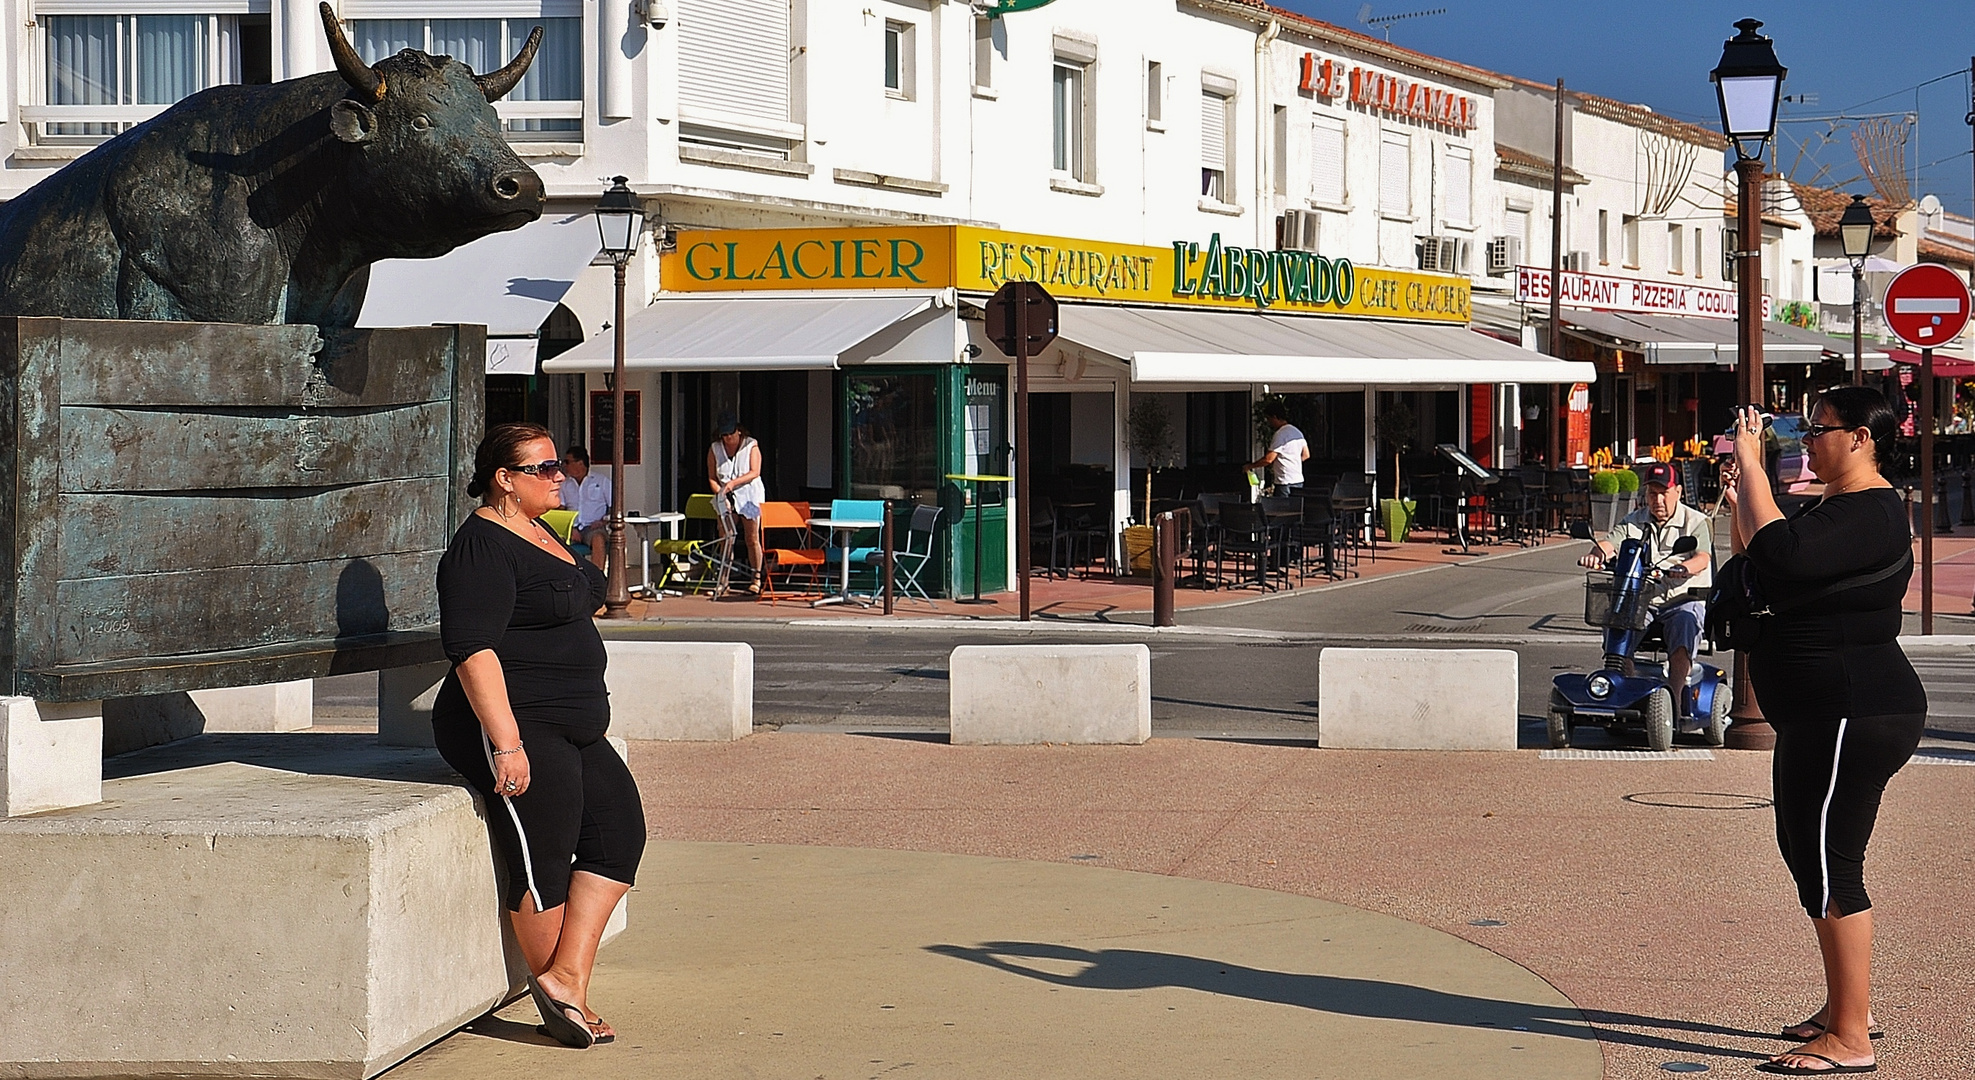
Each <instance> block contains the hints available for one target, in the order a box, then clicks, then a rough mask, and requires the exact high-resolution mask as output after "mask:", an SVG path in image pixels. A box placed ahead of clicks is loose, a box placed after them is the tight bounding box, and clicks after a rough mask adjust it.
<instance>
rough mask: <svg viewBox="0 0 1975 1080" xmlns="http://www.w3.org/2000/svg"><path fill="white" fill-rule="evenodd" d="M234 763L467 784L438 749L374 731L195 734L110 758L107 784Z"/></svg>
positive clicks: (105, 773) (314, 772) (319, 773)
mask: <svg viewBox="0 0 1975 1080" xmlns="http://www.w3.org/2000/svg"><path fill="white" fill-rule="evenodd" d="M229 761H236V762H239V763H240V764H242V765H258V766H260V767H262V768H266V769H282V770H285V771H287V772H297V773H307V774H310V775H313V776H349V777H356V778H359V779H369V780H406V781H411V782H414V783H424V784H460V783H462V781H461V780H460V778H459V776H458V775H457V774H455V773H454V772H453V770H452V769H451V768H450V767H448V766H447V765H446V763H445V762H444V761H443V760H441V759H440V757H439V752H438V751H437V750H422V749H416V748H410V747H397V746H379V745H378V744H377V736H376V735H375V734H373V733H370V732H317V731H283V732H274V733H268V734H260V733H255V734H231V735H229V734H215V735H195V736H193V737H192V738H189V739H180V740H179V741H177V742H170V743H165V744H163V745H162V746H151V747H146V748H145V749H142V750H133V751H131V752H130V753H128V754H118V755H117V756H116V757H112V758H104V759H103V779H105V780H121V779H123V778H125V777H130V776H147V775H149V774H152V773H161V772H170V771H172V770H174V769H192V768H197V767H199V766H201V765H217V764H220V763H222V762H229Z"/></svg>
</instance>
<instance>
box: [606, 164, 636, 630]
mask: <svg viewBox="0 0 1975 1080" xmlns="http://www.w3.org/2000/svg"><path fill="white" fill-rule="evenodd" d="M628 179H629V178H628V177H623V176H613V177H611V178H610V180H611V184H610V187H609V188H608V189H607V190H605V191H604V193H603V198H601V199H598V200H597V237H598V239H599V240H601V241H602V243H603V249H604V252H605V253H606V254H608V255H609V256H610V261H611V263H612V265H613V266H614V267H615V268H616V271H617V322H616V325H615V326H614V327H613V329H614V331H615V332H616V336H617V340H616V345H617V348H616V351H615V353H614V355H613V356H612V358H611V363H610V373H611V382H610V387H611V392H610V395H611V396H610V403H611V412H610V416H611V420H610V524H609V526H608V527H607V528H606V530H605V537H606V539H605V545H606V546H605V550H606V552H607V555H606V556H605V567H604V597H603V607H604V618H606V619H624V618H629V617H630V613H631V611H630V609H631V593H630V590H629V589H628V588H627V587H626V585H625V580H624V576H625V573H624V572H625V566H624V563H625V557H626V556H625V550H624V429H625V427H626V425H625V423H624V267H625V264H627V263H629V262H630V261H631V255H632V253H633V252H635V251H637V250H638V234H639V233H641V232H642V231H643V230H644V227H645V211H644V207H643V206H641V205H639V203H638V196H637V195H636V194H635V193H633V192H632V191H631V189H630V188H629V187H628V186H626V183H625V181H626V180H628Z"/></svg>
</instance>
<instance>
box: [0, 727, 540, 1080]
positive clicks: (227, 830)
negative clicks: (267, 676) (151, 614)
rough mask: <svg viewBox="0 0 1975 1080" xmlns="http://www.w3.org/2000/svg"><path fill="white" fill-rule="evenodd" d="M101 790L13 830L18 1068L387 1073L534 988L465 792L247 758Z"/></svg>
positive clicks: (6, 861) (2, 857) (2, 1012)
mask: <svg viewBox="0 0 1975 1080" xmlns="http://www.w3.org/2000/svg"><path fill="white" fill-rule="evenodd" d="M18 700H19V699H10V704H11V702H12V701H18ZM14 711H15V710H14V709H12V708H9V710H8V712H9V713H10V714H11V713H12V712H14ZM29 711H30V712H31V711H32V710H31V707H30V709H29ZM38 722H41V723H46V722H45V721H38ZM12 726H13V725H10V730H11V727H12ZM102 787H103V794H104V795H105V796H106V797H107V798H108V799H109V801H108V802H103V803H100V804H99V805H97V806H94V807H87V808H81V809H73V810H66V811H60V812H57V813H52V814H43V815H40V816H37V817H32V818H15V819H11V820H6V821H0V865H4V866H6V867H7V868H8V886H7V891H8V896H7V904H6V910H7V930H6V933H5V934H4V935H0V970H4V971H5V972H7V980H6V988H5V990H4V992H0V1002H4V1003H5V1005H6V1007H5V1008H0V1074H4V1075H7V1076H16V1077H68V1076H91V1075H117V1076H123V1075H153V1074H160V1073H170V1074H181V1075H206V1076H222V1075H231V1076H240V1075H279V1076H290V1077H341V1078H350V1077H368V1076H373V1075H375V1074H377V1073H379V1072H382V1071H383V1070H385V1069H387V1068H389V1067H390V1066H392V1065H393V1064H395V1063H397V1062H398V1061H400V1060H402V1059H404V1058H405V1057H406V1056H408V1055H410V1054H411V1053H413V1052H415V1051H417V1050H418V1049H419V1048H421V1047H423V1046H425V1045H427V1044H428V1043H430V1042H432V1041H434V1040H436V1039H438V1038H441V1037H443V1036H444V1035H446V1034H447V1033H448V1032H450V1031H452V1030H454V1029H456V1028H458V1027H460V1026H461V1025H463V1024H465V1023H467V1022H469V1021H471V1020H472V1019H473V1018H475V1017H477V1016H480V1015H481V1014H483V1013H485V1012H486V1011H487V1010H488V1009H490V1008H492V1007H494V1006H495V1005H497V1004H498V1003H500V1002H502V1001H504V1000H506V999H508V997H509V996H510V995H511V994H512V993H513V992H514V991H515V990H516V989H517V988H518V987H519V986H520V985H521V983H520V980H521V978H522V976H523V975H524V974H525V973H524V972H523V971H522V970H521V969H520V968H519V966H518V964H519V959H518V953H514V952H512V950H511V947H507V946H504V944H503V930H504V924H505V922H506V920H505V919H504V918H503V917H502V915H501V911H500V896H499V891H498V889H497V887H496V875H495V869H494V860H493V857H492V853H491V851H490V848H489V842H488V836H487V828H486V825H485V824H484V823H483V822H482V821H481V819H480V817H479V815H478V813H477V811H476V805H475V801H474V798H473V796H472V794H471V793H470V792H468V791H467V790H466V789H465V788H462V787H457V786H447V785H439V784H420V783H404V782H397V781H388V780H370V779H358V778H353V777H346V776H317V775H303V774H300V773H292V772H283V771H280V770H275V769H264V768H258V767H255V766H250V765H240V764H233V763H228V764H219V765H207V766H202V767H199V768H192V769H182V770H178V771H174V772H165V773H157V774H152V775H147V776H138V777H132V778H129V779H123V780H112V781H109V782H108V783H106V784H104V785H102Z"/></svg>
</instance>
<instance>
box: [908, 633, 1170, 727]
mask: <svg viewBox="0 0 1975 1080" xmlns="http://www.w3.org/2000/svg"><path fill="white" fill-rule="evenodd" d="M947 678H948V682H947V686H948V695H949V696H948V700H949V702H950V704H949V709H948V711H949V724H950V725H951V736H950V737H951V739H952V741H953V742H954V743H956V744H958V743H967V744H991V743H1044V742H1053V743H1142V742H1144V741H1145V740H1147V739H1149V738H1151V737H1152V650H1150V649H1148V648H1146V647H1145V646H1144V645H962V646H960V647H958V648H956V649H954V650H953V657H952V660H951V662H950V664H949V667H948V675H947Z"/></svg>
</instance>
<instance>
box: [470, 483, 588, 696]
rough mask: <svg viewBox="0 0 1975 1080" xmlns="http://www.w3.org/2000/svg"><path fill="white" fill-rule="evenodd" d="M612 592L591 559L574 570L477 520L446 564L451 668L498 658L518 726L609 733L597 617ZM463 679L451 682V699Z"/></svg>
mask: <svg viewBox="0 0 1975 1080" xmlns="http://www.w3.org/2000/svg"><path fill="white" fill-rule="evenodd" d="M565 550H567V549H565ZM603 593H604V575H603V571H601V570H599V569H597V567H596V566H595V565H593V564H592V563H590V561H589V560H587V559H577V560H576V562H575V565H573V566H572V565H570V564H569V563H566V562H563V561H562V560H561V559H559V558H557V557H556V556H555V555H554V554H553V553H552V552H549V551H545V550H543V549H542V548H540V547H538V546H536V545H534V544H531V543H529V542H528V541H527V540H525V539H523V538H522V537H520V536H517V535H515V534H514V533H512V532H509V531H508V530H506V529H504V528H502V527H501V526H500V525H498V524H496V523H494V522H491V521H488V520H487V519H486V518H484V517H481V516H480V515H478V514H475V515H473V516H471V517H469V518H467V519H466V523H465V524H463V525H461V526H460V527H459V531H458V532H456V533H454V534H453V542H452V545H451V546H450V547H448V548H447V549H446V554H445V555H444V556H443V557H441V558H440V560H439V637H440V640H441V643H442V644H443V646H444V648H445V651H446V659H448V660H450V661H452V662H453V664H455V665H458V664H459V663H460V662H461V661H464V660H465V659H466V658H467V657H469V656H472V655H473V654H475V653H478V652H480V651H482V650H485V649H492V650H494V655H496V656H497V657H499V658H500V661H501V672H502V674H503V675H505V676H506V679H507V694H508V702H509V704H510V705H511V706H512V707H513V709H514V714H515V715H516V716H517V717H521V718H524V719H529V720H536V721H542V722H549V723H566V724H571V725H576V726H582V727H593V726H597V725H602V726H603V727H607V726H609V722H610V710H609V705H608V699H607V697H606V695H605V691H604V679H603V675H604V663H605V657H604V647H603V638H602V637H601V636H599V635H598V633H597V627H596V623H595V622H594V621H593V620H592V618H591V616H592V614H593V613H594V612H595V611H596V610H597V608H598V607H599V606H601V605H602V603H603ZM458 678H459V677H458V675H457V673H455V674H453V675H451V676H448V678H447V682H448V683H449V684H454V685H449V686H448V687H446V688H445V690H442V691H441V698H442V699H445V698H449V697H450V694H449V693H448V691H452V690H455V689H456V684H457V683H458ZM436 707H437V706H435V708H436ZM598 730H602V728H601V727H599V728H598Z"/></svg>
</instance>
